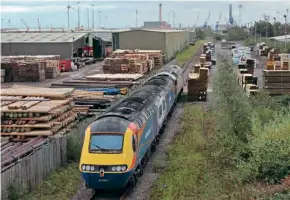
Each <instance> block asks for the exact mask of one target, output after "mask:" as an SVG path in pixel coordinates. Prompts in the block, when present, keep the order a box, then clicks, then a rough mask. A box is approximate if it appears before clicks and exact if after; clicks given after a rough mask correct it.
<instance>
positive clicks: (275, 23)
mask: <svg viewBox="0 0 290 200" xmlns="http://www.w3.org/2000/svg"><path fill="white" fill-rule="evenodd" d="M276 28H277V22H276V17H274V37H276ZM274 48H276V39H274Z"/></svg>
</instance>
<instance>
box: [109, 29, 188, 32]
mask: <svg viewBox="0 0 290 200" xmlns="http://www.w3.org/2000/svg"><path fill="white" fill-rule="evenodd" d="M129 31H151V32H161V33H174V32H186V31H184V30H172V29H131V30H124V31H115V32H114V33H121V32H129Z"/></svg>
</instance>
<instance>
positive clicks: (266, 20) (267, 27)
mask: <svg viewBox="0 0 290 200" xmlns="http://www.w3.org/2000/svg"><path fill="white" fill-rule="evenodd" d="M265 20H266V40H268V19H265Z"/></svg>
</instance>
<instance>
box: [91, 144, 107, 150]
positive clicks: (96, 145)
mask: <svg viewBox="0 0 290 200" xmlns="http://www.w3.org/2000/svg"><path fill="white" fill-rule="evenodd" d="M92 145H93V146H95V147H97V148H98V149H100V150H103V151H105V150H106V149H104V148H102V147H100V146H98V145H96V144H92Z"/></svg>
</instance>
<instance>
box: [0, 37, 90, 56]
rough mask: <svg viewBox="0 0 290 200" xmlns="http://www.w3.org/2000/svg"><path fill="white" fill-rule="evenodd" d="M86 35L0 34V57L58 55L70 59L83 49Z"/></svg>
mask: <svg viewBox="0 0 290 200" xmlns="http://www.w3.org/2000/svg"><path fill="white" fill-rule="evenodd" d="M86 41H88V33H59V32H56V33H47V32H46V33H45V32H41V33H29V32H28V33H5V32H4V33H2V34H1V47H2V55H3V56H9V55H60V56H61V59H68V58H71V57H72V55H73V52H74V51H76V49H79V48H83V47H84V45H85V43H86Z"/></svg>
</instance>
